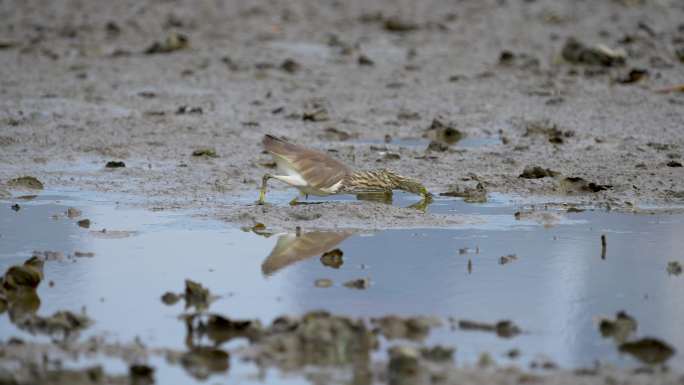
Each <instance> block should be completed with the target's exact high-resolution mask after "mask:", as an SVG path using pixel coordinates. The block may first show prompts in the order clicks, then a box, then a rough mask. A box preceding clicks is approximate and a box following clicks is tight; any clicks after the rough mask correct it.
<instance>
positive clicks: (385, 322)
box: [371, 315, 442, 341]
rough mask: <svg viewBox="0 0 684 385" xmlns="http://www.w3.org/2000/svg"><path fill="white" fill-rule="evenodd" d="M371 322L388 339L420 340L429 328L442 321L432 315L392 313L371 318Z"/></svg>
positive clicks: (436, 325) (438, 324)
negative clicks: (410, 315) (404, 316)
mask: <svg viewBox="0 0 684 385" xmlns="http://www.w3.org/2000/svg"><path fill="white" fill-rule="evenodd" d="M371 324H373V326H374V327H375V328H376V330H377V331H378V332H379V333H380V334H382V335H383V336H384V337H385V338H387V339H388V340H394V339H406V340H413V341H422V340H424V339H425V337H427V336H428V334H430V330H431V329H432V328H434V327H439V326H441V325H442V322H441V321H440V320H439V319H438V318H434V317H420V316H419V317H408V318H401V317H397V316H393V315H389V316H385V317H382V318H373V319H371Z"/></svg>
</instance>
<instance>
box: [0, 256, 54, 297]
mask: <svg viewBox="0 0 684 385" xmlns="http://www.w3.org/2000/svg"><path fill="white" fill-rule="evenodd" d="M43 264H44V261H43V260H42V259H41V258H39V257H36V256H34V257H31V258H29V259H27V260H26V261H25V262H24V263H23V264H22V265H16V266H12V267H10V268H9V269H7V271H6V272H5V275H4V276H3V278H2V290H3V291H9V292H13V291H18V290H21V289H36V288H37V287H38V285H40V282H41V281H42V280H43Z"/></svg>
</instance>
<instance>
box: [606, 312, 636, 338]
mask: <svg viewBox="0 0 684 385" xmlns="http://www.w3.org/2000/svg"><path fill="white" fill-rule="evenodd" d="M636 330H637V321H636V320H635V319H634V318H632V317H631V316H630V315H628V314H627V313H625V312H624V311H621V312H618V313H617V314H616V315H615V319H614V320H611V319H605V318H604V319H602V320H601V321H600V322H599V331H600V332H601V336H602V337H603V338H612V339H613V340H615V342H616V343H618V344H620V343H623V342H625V341H627V340H628V339H629V337H631V335H632V334H634V333H635V332H636Z"/></svg>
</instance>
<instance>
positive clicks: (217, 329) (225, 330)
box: [185, 313, 263, 346]
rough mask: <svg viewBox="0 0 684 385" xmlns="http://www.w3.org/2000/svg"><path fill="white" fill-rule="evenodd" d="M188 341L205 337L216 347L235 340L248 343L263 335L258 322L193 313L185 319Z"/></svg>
mask: <svg viewBox="0 0 684 385" xmlns="http://www.w3.org/2000/svg"><path fill="white" fill-rule="evenodd" d="M185 322H186V328H187V332H188V339H190V340H195V339H196V338H197V339H201V338H202V337H204V336H207V337H208V338H209V339H210V340H211V341H212V342H214V344H215V345H216V346H219V345H221V344H223V343H225V342H228V341H230V340H232V339H235V338H246V339H248V340H249V341H250V342H252V341H256V340H258V339H259V338H260V337H261V335H262V334H263V328H262V326H261V323H260V322H259V321H252V320H233V319H230V318H227V317H224V316H222V315H220V314H201V313H195V314H191V315H188V316H186V317H185Z"/></svg>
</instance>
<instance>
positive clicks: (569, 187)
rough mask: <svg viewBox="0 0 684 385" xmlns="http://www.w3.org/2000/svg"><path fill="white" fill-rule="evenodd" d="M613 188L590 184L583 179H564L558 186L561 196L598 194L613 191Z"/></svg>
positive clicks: (605, 185)
mask: <svg viewBox="0 0 684 385" xmlns="http://www.w3.org/2000/svg"><path fill="white" fill-rule="evenodd" d="M612 188H613V186H611V185H607V184H598V183H594V182H589V181H587V180H585V179H584V178H581V177H567V178H563V179H562V180H561V181H560V183H559V186H558V189H559V192H560V193H561V194H566V195H569V194H582V193H588V192H590V193H597V192H600V191H605V190H609V189H612Z"/></svg>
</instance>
